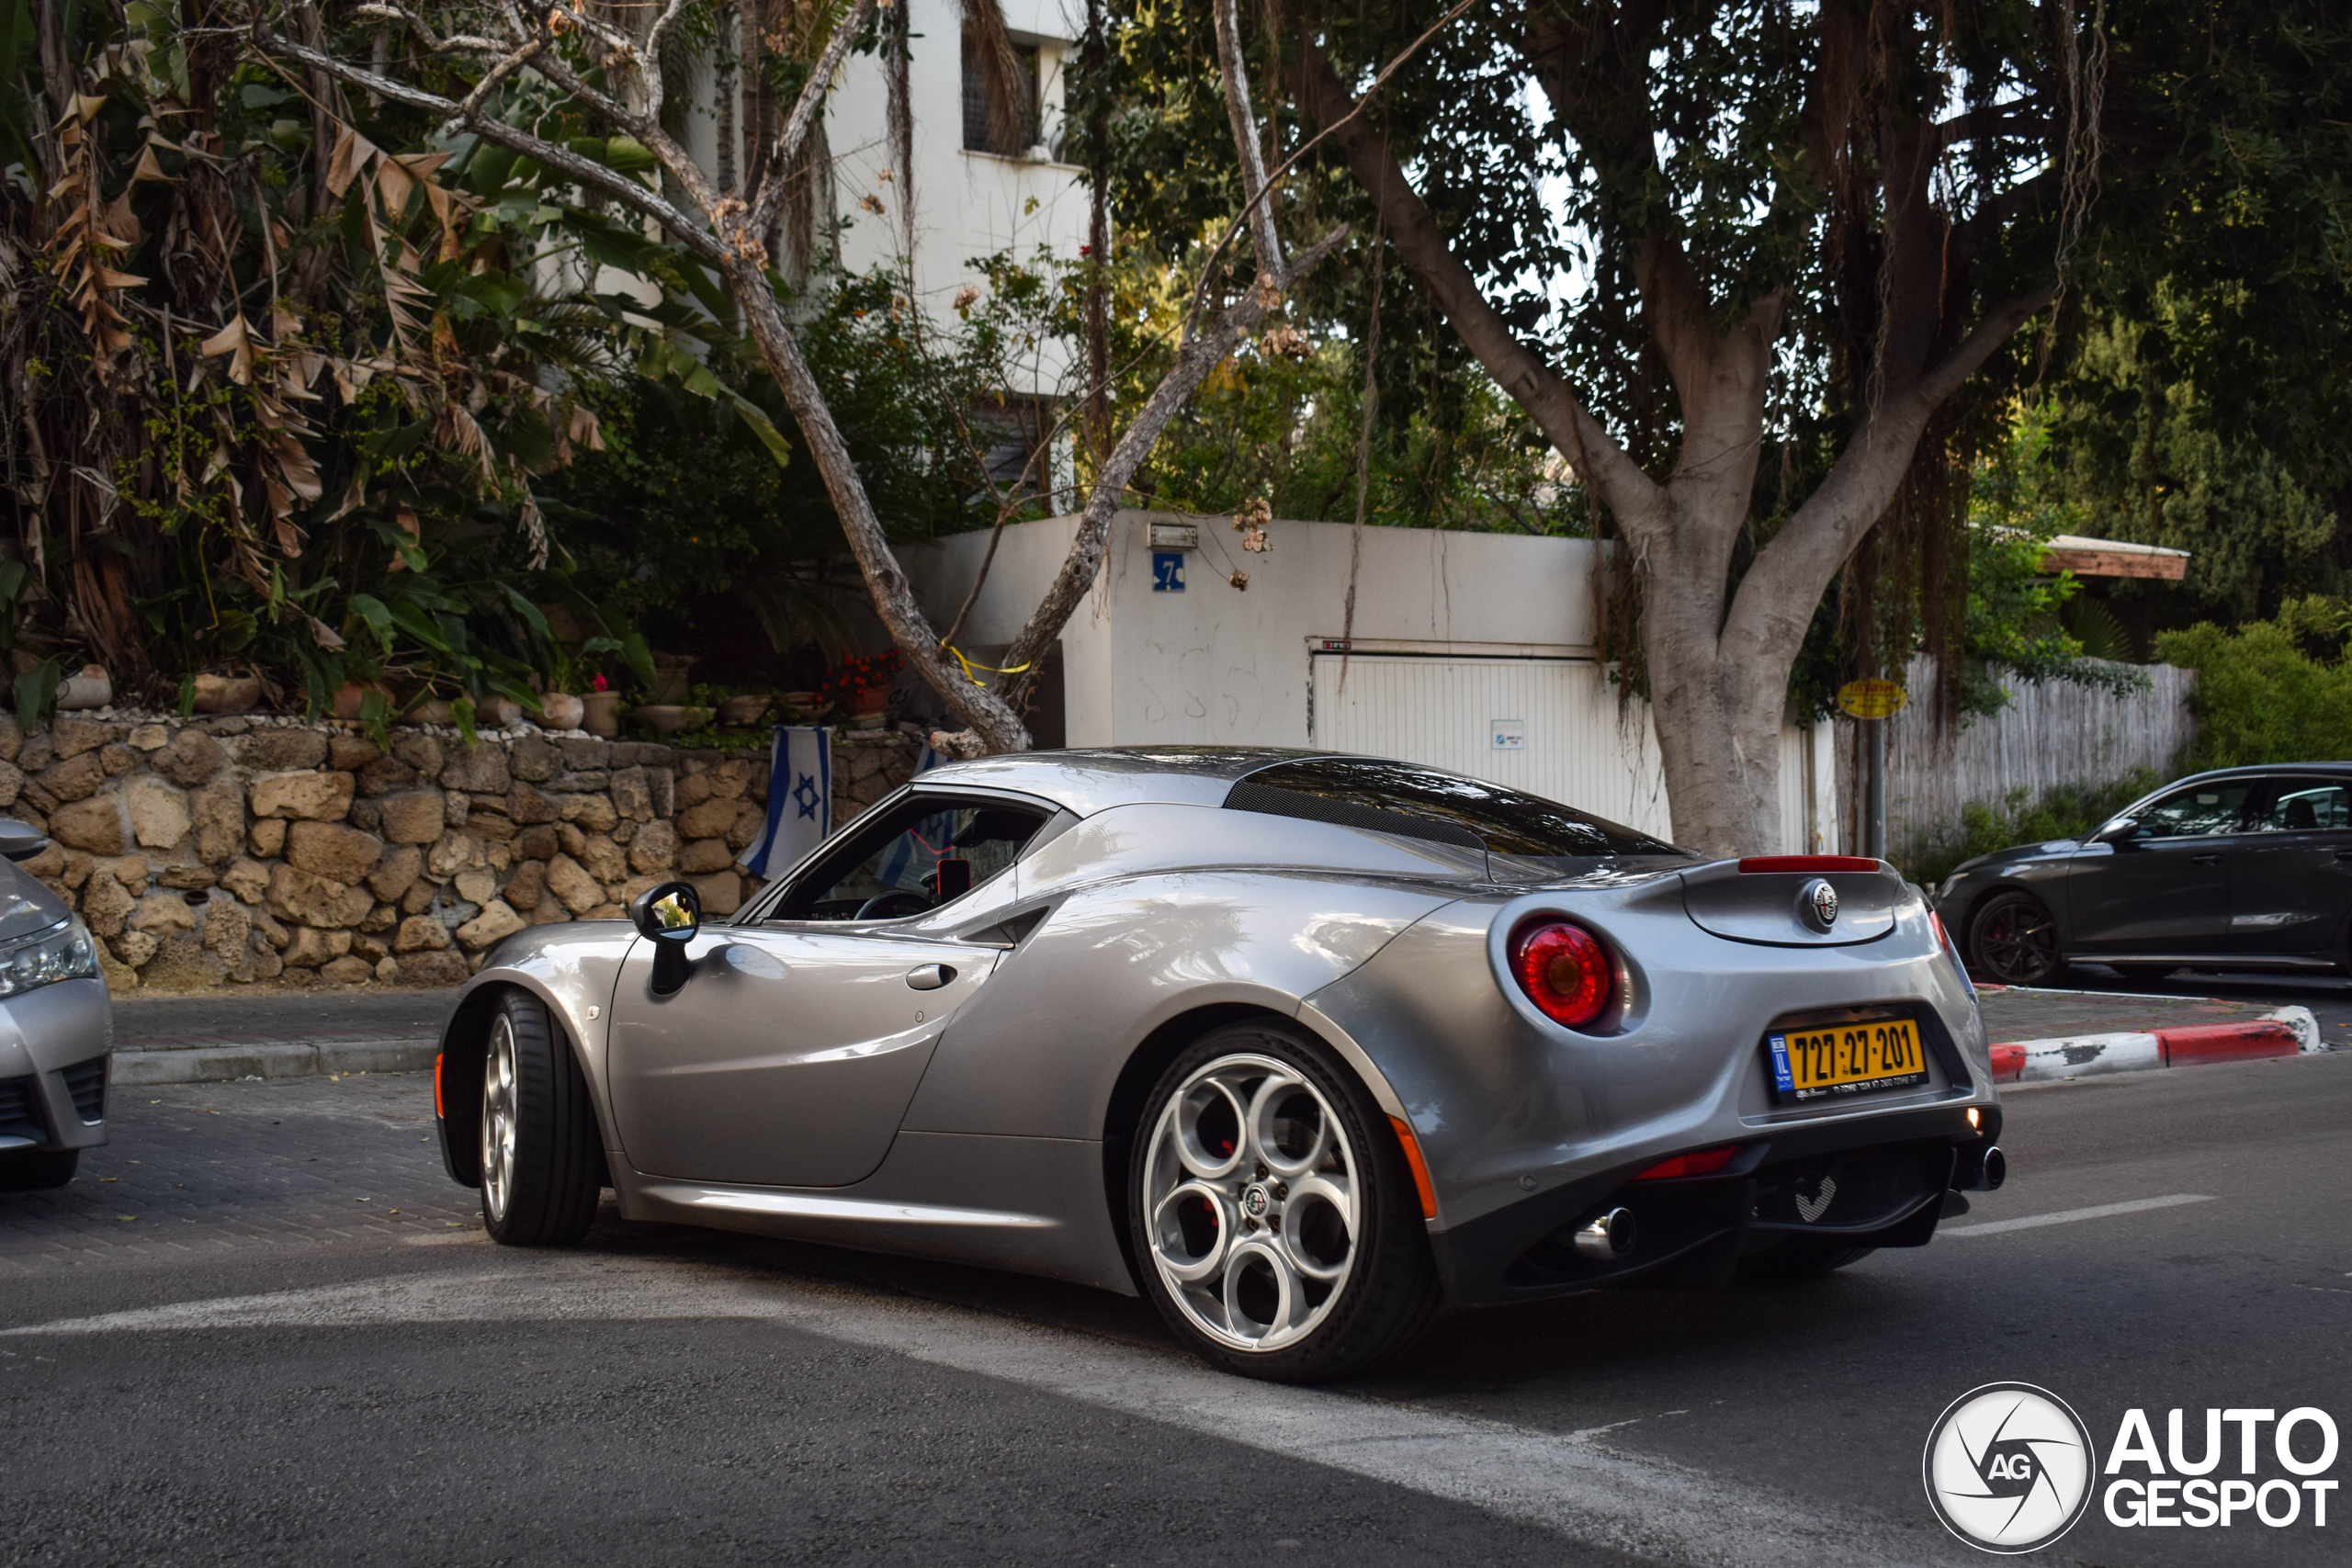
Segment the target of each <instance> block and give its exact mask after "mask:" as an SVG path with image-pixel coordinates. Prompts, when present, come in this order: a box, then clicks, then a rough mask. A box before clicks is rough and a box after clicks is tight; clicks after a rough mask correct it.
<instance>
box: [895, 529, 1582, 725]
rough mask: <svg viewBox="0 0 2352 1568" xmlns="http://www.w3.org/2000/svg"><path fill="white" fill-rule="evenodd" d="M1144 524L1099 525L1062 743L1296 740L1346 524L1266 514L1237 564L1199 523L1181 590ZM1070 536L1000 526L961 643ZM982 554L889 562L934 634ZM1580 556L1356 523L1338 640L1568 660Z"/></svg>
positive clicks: (1009, 619)
mask: <svg viewBox="0 0 2352 1568" xmlns="http://www.w3.org/2000/svg"><path fill="white" fill-rule="evenodd" d="M1148 523H1149V518H1148V515H1147V514H1146V513H1140V512H1128V513H1121V514H1120V515H1119V517H1118V518H1117V520H1116V521H1115V522H1114V523H1113V525H1112V528H1111V538H1110V547H1109V552H1108V554H1107V556H1106V558H1105V559H1104V561H1103V573H1102V576H1101V577H1100V578H1099V579H1098V580H1097V581H1096V584H1095V589H1094V592H1092V593H1091V595H1090V596H1089V600H1088V603H1087V604H1086V605H1085V607H1084V608H1082V609H1081V610H1080V612H1079V614H1078V615H1076V616H1074V617H1072V621H1071V626H1070V628H1069V630H1068V631H1066V632H1065V633H1064V634H1063V649H1062V656H1063V660H1064V668H1065V669H1066V670H1067V671H1069V677H1068V683H1067V691H1068V694H1069V743H1070V744H1071V745H1073V746H1104V745H1130V744H1138V743H1147V742H1179V743H1195V744H1205V745H1226V746H1304V745H1306V744H1307V740H1308V737H1307V728H1306V699H1307V681H1308V669H1307V660H1308V653H1307V639H1308V638H1310V637H1316V638H1322V637H1338V636H1340V631H1341V628H1342V627H1343V626H1345V625H1346V621H1347V590H1348V549H1349V535H1350V534H1351V528H1350V527H1349V525H1346V524H1343V523H1294V522H1283V521H1277V522H1276V523H1274V524H1273V525H1272V527H1271V528H1269V529H1268V531H1267V532H1268V535H1269V536H1270V537H1271V538H1272V541H1273V546H1274V547H1273V549H1272V552H1271V553H1268V554H1264V555H1250V554H1245V553H1244V552H1243V551H1242V549H1241V543H1240V536H1239V535H1238V534H1237V533H1235V532H1234V531H1233V527H1232V521H1231V519H1229V518H1224V517H1211V518H1204V519H1202V520H1201V522H1200V529H1201V536H1202V544H1203V547H1202V548H1201V549H1200V550H1197V551H1193V552H1190V553H1189V555H1188V558H1187V560H1186V563H1185V578H1186V587H1185V591H1184V592H1182V593H1160V592H1153V591H1152V586H1151V581H1152V573H1151V547H1150V545H1149V543H1148ZM1075 526H1076V523H1075V520H1074V519H1071V518H1050V519H1047V520H1046V521H1043V522H1038V523H1023V524H1017V525H1013V526H1012V527H1010V528H1007V529H1006V530H1005V533H1004V543H1003V545H1002V546H1001V547H1000V549H999V551H998V554H997V560H996V564H995V566H994V567H993V568H992V569H991V570H990V571H989V581H988V583H987V586H986V587H985V588H984V589H983V591H982V593H981V596H980V601H979V603H978V604H977V605H975V606H974V614H973V617H972V619H971V620H970V621H969V622H967V637H968V639H969V640H970V641H972V642H974V643H1003V642H1006V641H1009V640H1010V639H1011V638H1012V636H1013V634H1014V633H1015V632H1017V631H1018V630H1019V629H1020V626H1021V624H1022V622H1023V620H1025V619H1026V618H1027V616H1028V615H1029V612H1030V611H1031V610H1032V609H1034V608H1035V605H1036V604H1037V601H1038V600H1039V598H1041V597H1042V596H1043V594H1044V592H1045V588H1046V583H1047V582H1049V581H1051V580H1052V577H1053V574H1054V573H1055V572H1056V571H1058V570H1060V566H1061V559H1062V557H1063V555H1064V554H1065V553H1066V552H1067V551H1068V549H1069V541H1070V538H1071V537H1072V530H1073V529H1074V528H1075ZM987 547H988V536H987V535H986V534H964V535H957V536H954V537H951V538H948V539H945V540H943V541H941V542H940V543H938V544H935V545H927V546H921V547H914V548H913V549H911V550H910V551H908V552H906V558H907V562H908V570H909V572H910V575H911V576H912V577H913V578H914V581H915V582H916V585H917V586H916V591H917V592H918V593H919V594H921V595H922V596H923V597H924V600H925V607H926V608H927V609H928V610H929V611H930V612H931V614H932V615H933V617H934V619H935V620H936V621H937V622H938V623H939V624H942V625H944V624H945V622H946V620H948V619H951V618H953V616H954V615H955V613H956V604H958V603H960V602H961V598H962V594H963V593H964V592H965V591H966V590H967V589H968V588H969V586H970V584H971V581H972V575H973V572H974V571H975V570H977V568H978V561H979V558H980V557H981V555H982V554H983V553H984V552H985V551H986V550H987ZM1592 551H1593V547H1592V545H1591V544H1590V542H1589V541H1587V540H1582V539H1539V538H1531V537H1526V536H1515V535H1507V534H1461V533H1441V532H1438V531H1436V530H1433V529H1419V528H1366V529H1365V530H1364V531H1363V560H1362V563H1361V567H1360V570H1359V572H1358V578H1357V584H1356V619H1355V628H1354V635H1355V638H1356V640H1357V642H1358V643H1359V644H1362V643H1364V642H1367V641H1371V642H1381V641H1387V642H1410V643H1448V644H1454V645H1464V644H1473V643H1476V644H1491V645H1498V647H1497V648H1496V651H1503V650H1504V649H1505V648H1512V649H1517V648H1525V649H1530V650H1536V649H1540V650H1542V651H1544V652H1548V653H1555V654H1556V653H1563V652H1568V651H1571V650H1575V651H1585V650H1587V649H1588V647H1589V643H1590V642H1591V640H1592V631H1591V626H1592V618H1591V611H1592V606H1591V597H1590V592H1589V586H1588V583H1589V563H1590V562H1591V560H1592ZM1237 568H1238V570H1244V571H1247V572H1248V573H1249V574H1250V586H1249V589H1248V590H1247V591H1246V592H1239V591H1236V590H1235V589H1234V588H1232V587H1231V586H1230V585H1229V584H1228V583H1227V573H1228V572H1229V571H1230V570H1234V569H1237ZM1114 627H1115V635H1114Z"/></svg>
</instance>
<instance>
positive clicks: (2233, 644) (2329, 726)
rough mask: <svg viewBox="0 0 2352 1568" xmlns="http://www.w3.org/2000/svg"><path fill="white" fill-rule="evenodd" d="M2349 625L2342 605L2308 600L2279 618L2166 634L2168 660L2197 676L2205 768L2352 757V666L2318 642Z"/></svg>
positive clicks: (2162, 643) (2199, 753)
mask: <svg viewBox="0 0 2352 1568" xmlns="http://www.w3.org/2000/svg"><path fill="white" fill-rule="evenodd" d="M2346 620H2347V615H2346V609H2345V606H2344V605H2342V604H2340V603H2339V604H2329V603H2328V602H2325V601H2321V602H2319V603H2318V604H2313V603H2312V602H2311V601H2308V600H2306V601H2302V602H2301V603H2299V604H2296V605H2295V606H2293V607H2291V608H2290V611H2289V612H2288V613H2287V614H2285V615H2281V616H2280V618H2279V619H2278V620H2274V621H2256V622H2254V623H2253V624H2252V625H2249V626H2241V627H2238V628H2237V629H2235V630H2230V629H2226V628H2224V627H2222V626H2215V625H2213V624H2212V623H2211V622H2210V621H2207V622H2200V623H2199V624H2198V625H2196V626H2190V627H2188V628H2187V629H2186V630H2183V631H2171V632H2165V633H2164V634H2163V635H2162V636H2160V637H2157V639H2156V655H2157V657H2158V658H2160V659H2162V660H2165V662H2166V663H2170V664H2177V665H2180V666H2182V667H2183V668H2185V669H2188V670H2194V671H2197V691H2196V694H2195V695H2194V696H2193V697H2191V699H2190V707H2191V709H2192V711H2194V712H2195V714H2196V715H2197V748H2196V752H2195V761H2196V765H2197V766H2199V767H2206V768H2223V767H2235V766H2238V765H2240V764H2245V763H2255V762H2308V761H2335V760H2342V759H2352V661H2347V660H2345V659H2343V658H2342V657H2341V656H2340V654H2339V655H2338V656H2336V657H2335V658H2332V659H2330V658H2319V657H2314V656H2313V650H2312V639H2313V637H2314V635H2315V636H2316V639H2317V640H2319V641H2321V642H2323V643H2324V642H2325V641H2327V640H2337V641H2340V639H2341V638H2342V637H2343V633H2344V627H2345V625H2346Z"/></svg>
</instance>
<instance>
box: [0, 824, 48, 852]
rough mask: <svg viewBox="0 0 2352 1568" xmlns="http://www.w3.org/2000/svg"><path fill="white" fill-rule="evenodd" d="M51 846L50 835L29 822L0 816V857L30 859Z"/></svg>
mask: <svg viewBox="0 0 2352 1568" xmlns="http://www.w3.org/2000/svg"><path fill="white" fill-rule="evenodd" d="M47 848H49V837H48V835H47V834H45V833H43V832H42V831H41V830H40V829H38V828H36V827H34V826H33V825H32V824H31V823H29V822H19V821H17V819H16V818H13V817H0V858H6V859H8V860H30V859H32V858H33V857H34V856H35V855H37V854H39V853H40V852H42V851H43V850H45V849H47Z"/></svg>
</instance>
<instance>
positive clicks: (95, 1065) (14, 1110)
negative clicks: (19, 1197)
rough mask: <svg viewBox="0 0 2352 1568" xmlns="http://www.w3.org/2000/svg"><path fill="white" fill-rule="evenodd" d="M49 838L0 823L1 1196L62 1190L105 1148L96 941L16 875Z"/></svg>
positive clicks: (109, 1039) (110, 1023)
mask: <svg viewBox="0 0 2352 1568" xmlns="http://www.w3.org/2000/svg"><path fill="white" fill-rule="evenodd" d="M48 847H49V840H47V839H45V838H43V837H42V836H41V835H40V832H38V831H37V830H36V829H33V828H31V827H28V825H26V824H25V823H22V822H17V821H14V820H12V819H10V818H0V1190H23V1189H26V1188H28V1187H62V1186H63V1185H65V1183H66V1182H68V1181H71V1180H72V1179H74V1166H75V1164H76V1163H78V1162H79V1161H80V1159H81V1157H82V1151H83V1150H84V1149H85V1148H88V1147H90V1146H91V1145H95V1144H103V1143H105V1142H106V1141H107V1122H106V1115H107V1047H108V1046H109V1045H110V1044H111V1043H113V1039H114V1012H113V1010H112V1009H111V1008H110V1007H109V1006H108V1005H107V983H106V981H105V980H104V979H102V978H100V977H99V975H98V944H97V939H96V938H95V937H93V936H91V935H90V931H89V928H88V927H86V926H85V925H84V924H83V923H82V922H81V921H80V920H79V919H76V918H75V917H74V911H73V910H71V909H69V908H66V906H65V901H64V900H63V899H62V898H60V897H58V896H57V895H56V894H54V893H52V892H51V891H50V890H49V889H48V888H46V887H44V886H41V885H40V883H39V882H36V881H34V880H33V879H32V878H31V877H29V876H28V875H26V874H24V873H23V872H21V871H18V870H17V868H16V866H15V865H13V864H11V863H10V862H13V861H20V860H30V859H31V858H32V857H33V856H35V855H37V854H39V853H40V852H41V851H43V850H45V849H47V848H48Z"/></svg>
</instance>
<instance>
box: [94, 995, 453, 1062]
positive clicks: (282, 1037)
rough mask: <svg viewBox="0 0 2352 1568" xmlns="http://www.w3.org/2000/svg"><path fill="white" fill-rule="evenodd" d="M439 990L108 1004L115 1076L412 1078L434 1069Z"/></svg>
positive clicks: (441, 1009) (445, 1005)
mask: <svg viewBox="0 0 2352 1568" xmlns="http://www.w3.org/2000/svg"><path fill="white" fill-rule="evenodd" d="M451 996H452V993H450V992H449V991H447V990H413V991H386V992H381V993H377V994H373V995H357V996H344V995H323V996H316V995H314V996H305V995H303V994H302V993H300V992H291V993H288V992H277V993H257V992H240V993H235V994H220V993H201V994H198V995H193V996H177V997H155V998H144V997H117V998H114V1069H113V1079H114V1081H115V1082H116V1083H118V1084H121V1085H125V1086H143V1085H153V1084H166V1083H206V1082H218V1081H220V1080H221V1079H225V1078H245V1077H259V1078H287V1077H311V1076H312V1075H314V1074H320V1073H363V1072H365V1073H384V1072H418V1071H422V1070H424V1069H428V1068H430V1067H431V1066H433V1055H434V1051H435V1047H436V1044H437V1043H438V1041H439V1039H440V1035H441V1024H442V1021H443V1020H444V1018H445V1017H447V1013H448V1011H449V1005H450V1001H451Z"/></svg>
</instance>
